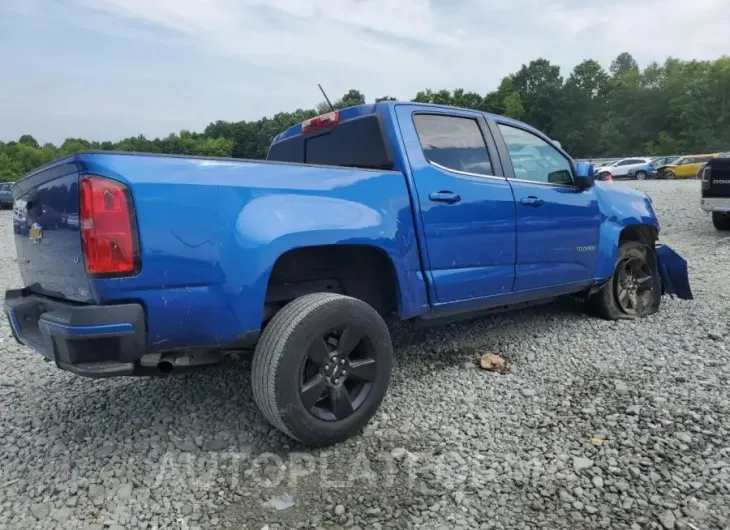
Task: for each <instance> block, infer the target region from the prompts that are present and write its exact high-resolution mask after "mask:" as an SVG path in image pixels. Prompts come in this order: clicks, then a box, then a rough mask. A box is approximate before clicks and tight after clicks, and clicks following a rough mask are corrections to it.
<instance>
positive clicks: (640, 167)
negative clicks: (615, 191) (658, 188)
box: [595, 158, 651, 180]
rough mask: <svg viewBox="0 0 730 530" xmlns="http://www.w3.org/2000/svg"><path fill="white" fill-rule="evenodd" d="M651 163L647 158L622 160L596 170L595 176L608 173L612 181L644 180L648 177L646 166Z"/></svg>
mask: <svg viewBox="0 0 730 530" xmlns="http://www.w3.org/2000/svg"><path fill="white" fill-rule="evenodd" d="M650 161H651V159H649V158H622V159H621V160H616V161H615V162H612V163H611V164H608V165H605V166H601V167H598V168H596V170H595V171H596V175H599V176H602V175H603V174H604V173H609V174H610V175H611V176H612V177H613V179H614V180H617V179H622V178H632V179H639V180H644V179H645V178H647V177H648V176H649V173H648V170H646V164H648V163H649V162H650ZM632 169H635V170H636V172H635V173H633V174H629V172H630V171H631V170H632Z"/></svg>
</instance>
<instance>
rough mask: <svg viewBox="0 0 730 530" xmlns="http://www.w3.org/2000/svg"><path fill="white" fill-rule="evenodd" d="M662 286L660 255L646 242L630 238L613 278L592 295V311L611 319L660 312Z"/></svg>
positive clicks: (620, 248) (639, 316) (621, 252)
mask: <svg viewBox="0 0 730 530" xmlns="http://www.w3.org/2000/svg"><path fill="white" fill-rule="evenodd" d="M661 296H662V288H661V279H660V277H659V271H658V269H657V266H656V259H655V257H654V254H653V252H652V251H651V249H649V248H648V247H647V246H646V245H643V244H641V243H638V242H636V241H627V242H625V243H622V244H621V246H620V247H619V255H618V260H617V263H616V269H615V270H614V273H613V275H612V276H611V279H610V280H608V281H607V282H606V283H605V284H603V286H602V287H601V289H600V290H599V291H598V292H596V293H594V294H593V295H591V297H590V298H589V299H588V310H589V312H590V313H591V314H593V315H595V316H598V317H601V318H605V319H607V320H618V319H621V318H642V317H645V316H647V315H651V314H652V313H656V311H657V310H658V309H659V304H660V303H661Z"/></svg>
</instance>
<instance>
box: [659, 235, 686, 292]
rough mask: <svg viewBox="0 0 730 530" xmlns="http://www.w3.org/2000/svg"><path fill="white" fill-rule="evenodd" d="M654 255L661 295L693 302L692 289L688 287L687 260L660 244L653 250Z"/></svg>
mask: <svg viewBox="0 0 730 530" xmlns="http://www.w3.org/2000/svg"><path fill="white" fill-rule="evenodd" d="M654 254H655V256H656V264H657V269H658V270H659V277H660V278H661V281H662V294H663V295H664V294H668V295H670V296H676V297H677V298H680V299H682V300H694V296H692V288H691V287H690V285H689V273H688V272H687V260H685V259H684V258H683V257H682V256H680V255H679V254H677V253H676V252H675V251H674V250H672V249H671V248H669V247H668V246H667V245H662V244H660V245H657V246H656V247H655V248H654Z"/></svg>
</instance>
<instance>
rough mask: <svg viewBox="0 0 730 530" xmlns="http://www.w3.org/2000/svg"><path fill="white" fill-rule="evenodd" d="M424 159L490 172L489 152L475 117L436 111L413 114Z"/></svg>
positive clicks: (470, 170) (454, 167)
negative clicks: (436, 112) (450, 114)
mask: <svg viewBox="0 0 730 530" xmlns="http://www.w3.org/2000/svg"><path fill="white" fill-rule="evenodd" d="M413 123H414V124H415V126H416V133H417V134H418V140H419V141H420V142H421V149H422V150H423V155H424V156H425V157H426V160H428V161H429V162H432V163H434V164H438V165H439V166H442V167H444V168H446V169H453V170H456V171H463V172H466V173H476V174H478V175H494V170H493V169H492V162H491V161H490V159H489V152H488V151H487V146H486V144H485V143H484V137H483V136H482V132H481V130H480V129H479V125H478V124H477V122H476V120H474V119H471V118H460V117H457V116H446V115H439V114H416V115H415V116H414V117H413Z"/></svg>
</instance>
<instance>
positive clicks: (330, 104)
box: [317, 83, 335, 112]
mask: <svg viewBox="0 0 730 530" xmlns="http://www.w3.org/2000/svg"><path fill="white" fill-rule="evenodd" d="M317 86H318V87H319V90H320V91H321V92H322V95H323V96H324V99H326V100H327V105H329V106H330V109H332V112H334V111H335V108H334V107H333V106H332V102H331V101H330V98H328V97H327V94H325V92H324V88H322V85H320V84H319V83H317Z"/></svg>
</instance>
